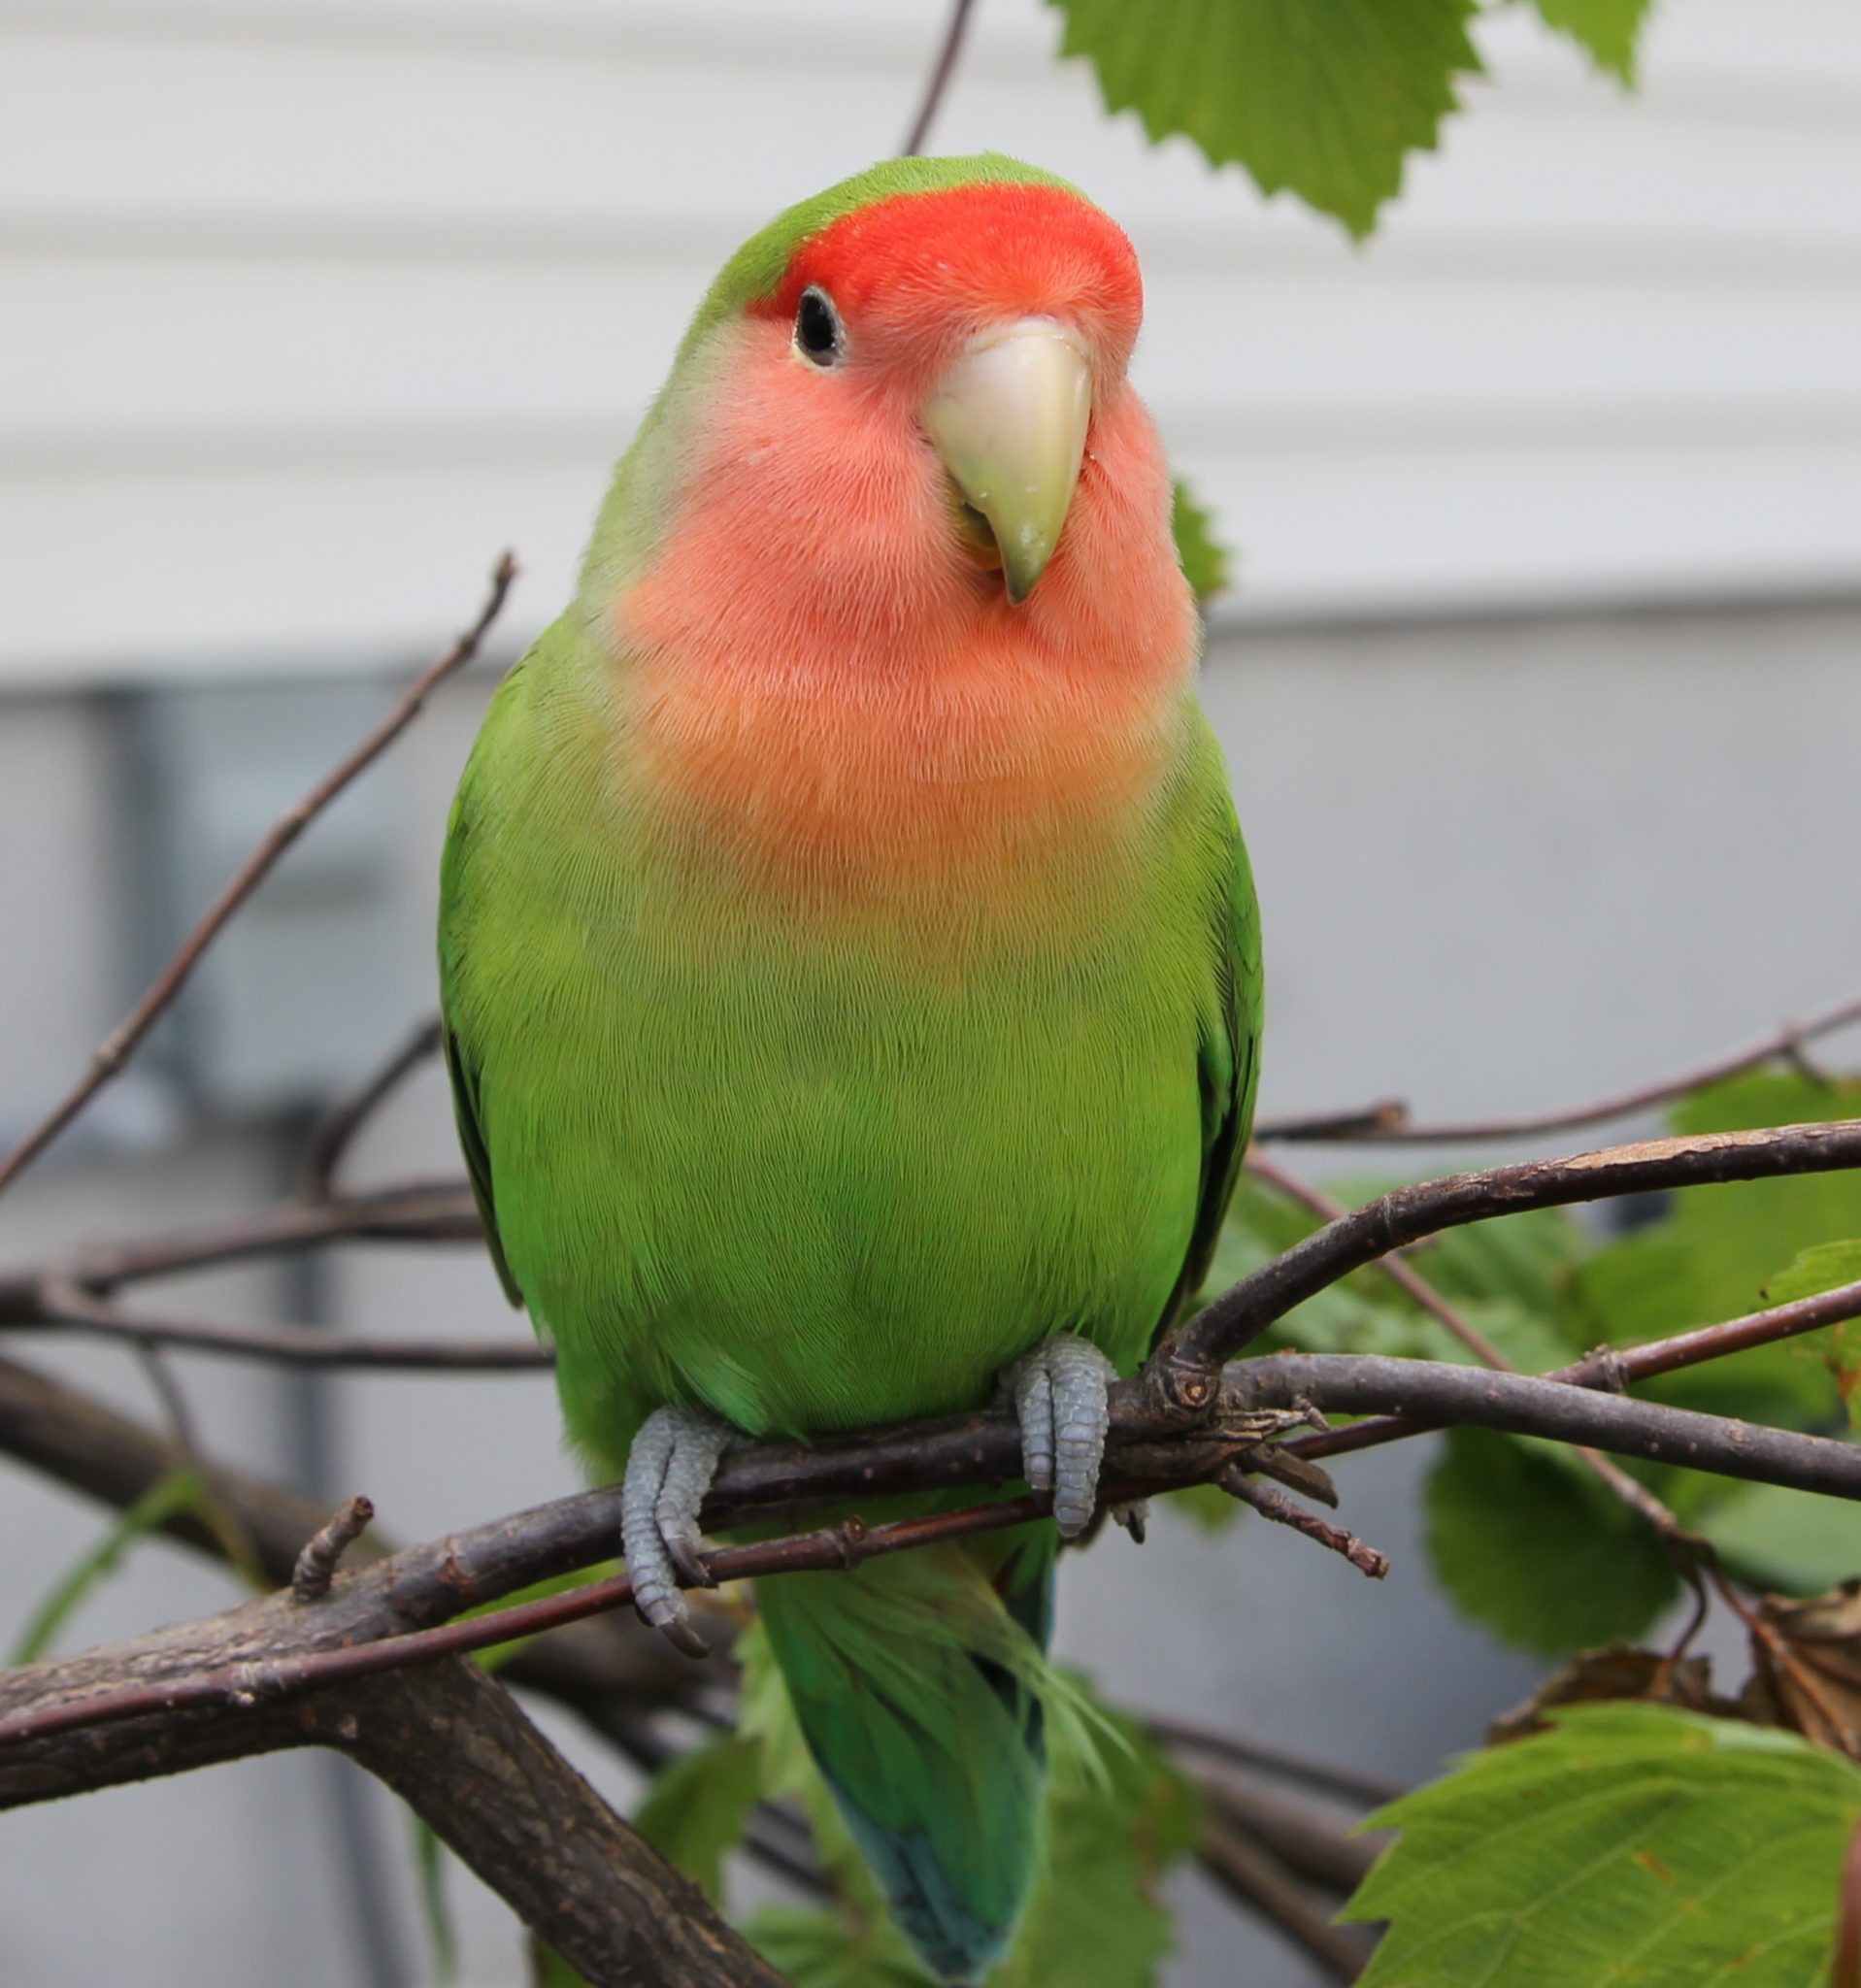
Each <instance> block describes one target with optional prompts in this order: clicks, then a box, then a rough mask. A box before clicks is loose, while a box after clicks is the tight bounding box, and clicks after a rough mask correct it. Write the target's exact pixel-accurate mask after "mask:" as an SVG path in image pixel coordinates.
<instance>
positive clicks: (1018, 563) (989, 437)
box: [921, 317, 1092, 605]
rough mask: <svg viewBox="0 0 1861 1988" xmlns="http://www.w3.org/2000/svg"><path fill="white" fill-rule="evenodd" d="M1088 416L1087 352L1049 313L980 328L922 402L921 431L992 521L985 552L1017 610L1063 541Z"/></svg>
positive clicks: (968, 497)
mask: <svg viewBox="0 0 1861 1988" xmlns="http://www.w3.org/2000/svg"><path fill="white" fill-rule="evenodd" d="M1091 412H1092V371H1091V367H1090V366H1089V365H1088V363H1087V361H1086V357H1085V353H1084V351H1083V350H1082V349H1081V348H1080V344H1079V342H1078V341H1077V340H1076V339H1074V338H1072V337H1070V336H1069V335H1068V334H1067V332H1065V331H1064V330H1063V329H1062V328H1061V327H1060V326H1059V325H1057V324H1055V323H1054V322H1053V320H1052V319H1051V318H1047V317H1025V318H1023V319H1022V320H1021V321H1020V322H1019V323H1018V324H1011V325H1008V326H1006V327H1004V328H1003V329H1001V330H998V331H986V332H983V333H982V334H981V335H980V337H979V338H977V339H976V341H975V342H974V343H973V344H972V345H971V347H970V348H969V350H968V351H966V352H965V353H964V354H963V356H962V357H961V358H960V359H958V360H957V362H956V363H955V365H953V366H952V367H951V368H950V369H949V371H948V372H947V373H946V374H945V375H944V377H943V378H942V379H941V380H940V381H938V382H937V384H936V386H935V387H933V388H932V390H931V395H930V398H929V399H928V400H927V401H926V402H925V403H924V407H923V412H922V415H921V418H922V420H923V423H924V432H925V433H926V434H927V435H928V436H929V437H930V439H931V442H932V445H933V446H934V447H935V448H936V450H937V452H938V454H939V455H941V456H942V457H943V458H944V466H945V468H946V469H947V470H948V471H949V473H950V477H951V479H952V480H954V482H955V484H956V487H957V488H958V489H959V490H960V491H961V492H962V494H963V497H964V499H965V500H966V502H967V504H968V506H969V507H970V508H971V509H972V510H973V511H975V512H980V514H981V516H982V518H984V519H986V520H987V529H988V533H989V534H992V535H993V539H994V547H992V548H990V547H987V546H986V545H985V544H984V547H983V549H984V550H985V551H986V550H991V549H992V550H994V551H995V552H997V553H998V554H999V558H1000V563H1001V568H1002V577H1003V579H1004V580H1005V581H1006V583H1007V586H1008V597H1009V599H1010V600H1011V601H1013V602H1014V603H1016V604H1017V605H1018V604H1019V603H1020V602H1022V601H1024V600H1026V599H1027V597H1028V595H1029V594H1031V593H1032V592H1033V591H1034V582H1035V581H1036V580H1039V579H1040V577H1041V575H1042V574H1043V573H1045V572H1046V571H1047V561H1048V560H1049V559H1051V558H1052V556H1053V548H1054V547H1055V546H1057V545H1058V544H1059V542H1060V528H1061V526H1062V525H1064V524H1065V522H1066V511H1067V506H1068V505H1069V504H1071V503H1072V501H1073V488H1074V485H1075V484H1076V483H1078V481H1079V480H1080V461H1081V460H1082V459H1083V457H1084V454H1085V426H1086V421H1087V419H1088V418H1089V416H1090V414H1091ZM978 532H979V536H980V525H979V526H978ZM989 563H990V564H993V563H994V560H993V559H991V560H990V561H989Z"/></svg>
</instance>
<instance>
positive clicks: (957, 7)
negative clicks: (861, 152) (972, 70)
mask: <svg viewBox="0 0 1861 1988" xmlns="http://www.w3.org/2000/svg"><path fill="white" fill-rule="evenodd" d="M975 4H976V0H954V4H953V5H952V6H951V8H950V16H949V25H948V26H947V28H945V30H944V39H943V41H942V43H941V44H940V45H939V47H938V50H937V60H936V61H935V63H933V64H932V66H931V73H930V81H929V82H928V83H926V84H925V85H924V98H923V101H922V103H920V104H919V105H918V107H917V116H915V117H914V118H913V119H912V128H911V130H910V131H909V132H908V133H907V134H906V137H905V143H904V144H903V145H902V146H900V147H899V149H898V155H899V157H900V158H907V159H909V158H915V157H916V156H917V154H918V153H919V152H921V151H922V150H923V149H924V147H925V144H926V143H927V142H928V140H929V138H930V130H931V126H932V125H933V124H934V123H935V122H936V121H937V113H938V111H939V109H940V108H941V107H942V105H943V101H944V92H945V91H946V90H947V89H948V88H949V84H950V78H951V77H952V76H954V75H955V73H956V58H957V56H958V55H960V54H961V53H962V50H963V36H964V34H965V32H966V31H967V30H968V27H969V17H970V10H971V8H972V7H974V6H975Z"/></svg>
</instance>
